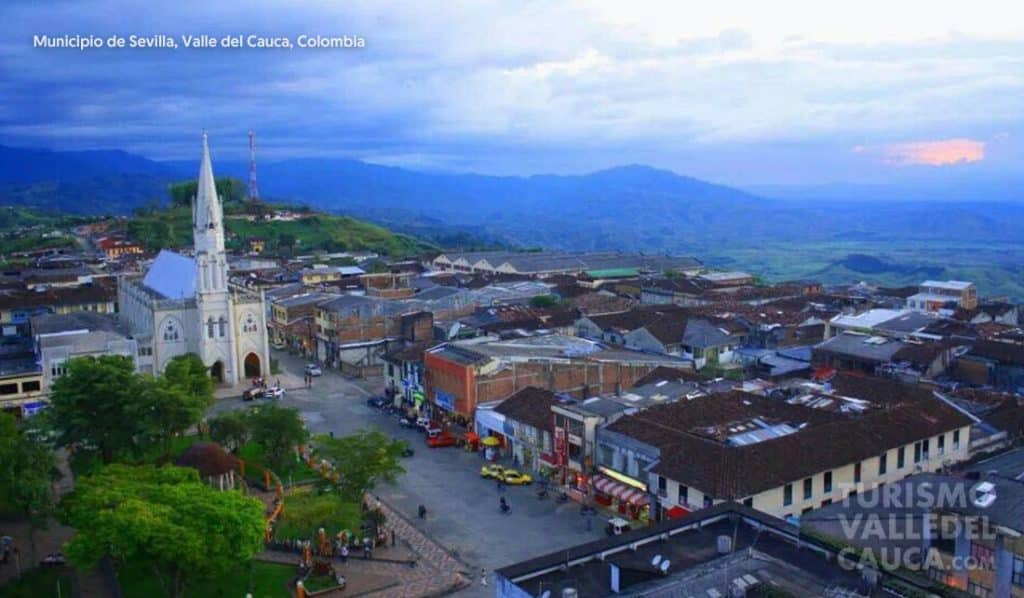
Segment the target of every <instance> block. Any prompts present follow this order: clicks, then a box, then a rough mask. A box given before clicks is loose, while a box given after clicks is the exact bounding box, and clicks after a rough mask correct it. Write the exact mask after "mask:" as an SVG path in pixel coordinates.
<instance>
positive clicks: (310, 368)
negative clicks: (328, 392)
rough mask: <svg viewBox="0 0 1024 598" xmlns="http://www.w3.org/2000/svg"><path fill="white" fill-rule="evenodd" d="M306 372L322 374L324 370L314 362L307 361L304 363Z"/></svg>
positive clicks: (314, 374) (311, 374)
mask: <svg viewBox="0 0 1024 598" xmlns="http://www.w3.org/2000/svg"><path fill="white" fill-rule="evenodd" d="M306 373H307V374H309V375H310V376H323V375H324V371H323V370H321V369H320V366H318V365H317V364H315V363H307V364H306Z"/></svg>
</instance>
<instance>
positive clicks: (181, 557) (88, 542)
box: [64, 464, 265, 597]
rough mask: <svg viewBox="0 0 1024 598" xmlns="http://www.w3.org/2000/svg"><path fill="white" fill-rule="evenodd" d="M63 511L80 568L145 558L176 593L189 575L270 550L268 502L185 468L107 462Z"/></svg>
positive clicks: (219, 570) (213, 571) (204, 574)
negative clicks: (106, 558)
mask: <svg viewBox="0 0 1024 598" xmlns="http://www.w3.org/2000/svg"><path fill="white" fill-rule="evenodd" d="M64 515H65V517H64V518H65V522H66V523H67V524H68V525H71V526H72V527H74V528H75V535H74V536H73V537H72V538H71V540H70V541H69V542H68V543H67V545H66V552H67V555H68V557H69V558H70V559H71V561H72V563H74V564H75V565H76V566H77V567H79V568H83V569H84V568H89V567H91V566H93V565H94V564H95V563H96V562H97V561H98V560H99V559H100V558H101V557H102V556H103V555H104V554H109V555H110V556H111V557H113V558H114V559H115V560H116V561H118V562H120V563H124V562H127V561H143V562H145V563H147V564H148V565H149V566H150V567H151V568H152V570H153V572H154V574H155V575H156V577H157V578H158V579H159V580H160V582H161V584H162V586H163V588H164V590H165V591H166V593H167V595H168V596H172V597H177V596H181V595H182V593H183V591H184V588H185V583H186V581H187V580H188V579H197V578H199V579H202V578H208V577H211V576H215V575H218V574H223V573H225V572H226V571H229V570H230V569H231V568H232V567H234V566H236V565H238V564H241V563H244V562H246V561H248V560H249V559H251V558H252V557H253V556H255V555H256V554H257V553H258V552H259V551H260V550H262V548H263V536H264V530H265V523H264V520H263V504H262V503H261V502H260V501H259V500H257V499H255V498H250V497H247V496H245V495H243V494H241V493H240V492H236V491H218V490H215V489H213V488H211V487H210V486H208V485H206V484H204V483H202V482H201V481H200V480H199V475H198V473H197V472H196V471H195V470H192V469H188V468H182V467H172V466H164V467H159V468H158V467H154V466H150V465H144V466H128V465H121V464H114V465H108V466H106V467H104V468H103V469H102V470H100V472H99V473H97V474H96V475H92V476H85V477H82V478H80V479H79V480H78V481H77V484H76V488H75V490H74V492H73V493H72V494H70V495H69V496H68V497H67V498H66V499H65V501H64Z"/></svg>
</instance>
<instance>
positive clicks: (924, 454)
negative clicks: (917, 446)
mask: <svg viewBox="0 0 1024 598" xmlns="http://www.w3.org/2000/svg"><path fill="white" fill-rule="evenodd" d="M928 441H929V439H928V438H925V439H924V440H922V441H921V457H922V458H923V459H924V460H925V461H927V460H928Z"/></svg>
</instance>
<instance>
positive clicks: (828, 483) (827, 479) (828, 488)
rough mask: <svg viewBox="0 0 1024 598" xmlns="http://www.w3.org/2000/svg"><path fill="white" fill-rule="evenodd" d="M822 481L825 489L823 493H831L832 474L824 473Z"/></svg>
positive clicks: (829, 472)
mask: <svg viewBox="0 0 1024 598" xmlns="http://www.w3.org/2000/svg"><path fill="white" fill-rule="evenodd" d="M822 481H823V482H824V484H823V485H824V487H825V493H826V494H827V493H829V492H832V472H831V471H826V472H825V475H824V478H823V480H822Z"/></svg>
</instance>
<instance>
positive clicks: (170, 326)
mask: <svg viewBox="0 0 1024 598" xmlns="http://www.w3.org/2000/svg"><path fill="white" fill-rule="evenodd" d="M180 339H181V333H179V332H178V327H177V326H175V325H174V322H168V323H167V326H166V327H165V328H164V340H165V341H168V342H175V341H178V340H180Z"/></svg>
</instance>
